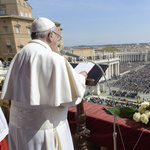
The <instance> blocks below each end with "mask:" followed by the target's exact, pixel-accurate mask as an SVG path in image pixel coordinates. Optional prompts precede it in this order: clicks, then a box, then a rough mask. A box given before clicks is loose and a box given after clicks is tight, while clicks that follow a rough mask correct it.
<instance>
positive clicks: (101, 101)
mask: <svg viewBox="0 0 150 150" xmlns="http://www.w3.org/2000/svg"><path fill="white" fill-rule="evenodd" d="M89 102H92V103H97V104H100V105H105V106H111V107H113V100H109V99H103V98H102V99H101V98H99V97H91V98H90V100H89ZM115 107H132V108H134V109H138V108H139V104H135V103H132V102H129V101H118V100H115Z"/></svg>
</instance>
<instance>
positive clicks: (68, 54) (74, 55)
mask: <svg viewBox="0 0 150 150" xmlns="http://www.w3.org/2000/svg"><path fill="white" fill-rule="evenodd" d="M60 53H61V55H67V56H71V57H75V58H81V57H80V56H78V55H76V54H72V53H69V52H67V51H66V50H61V51H60Z"/></svg>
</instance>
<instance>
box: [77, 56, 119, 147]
mask: <svg viewBox="0 0 150 150" xmlns="http://www.w3.org/2000/svg"><path fill="white" fill-rule="evenodd" d="M79 59H82V60H85V61H88V62H91V63H93V64H95V65H96V66H98V67H99V69H100V70H101V71H102V74H103V76H104V78H105V81H106V83H107V85H108V88H109V91H110V93H111V96H112V98H113V114H114V123H113V127H114V132H113V139H114V150H117V143H116V142H117V132H116V115H115V99H114V96H113V94H112V91H111V88H110V86H109V83H108V81H107V79H106V76H105V73H104V71H103V69H102V68H101V66H100V65H98V64H97V63H95V62H93V61H91V60H89V59H87V58H84V57H81V56H79Z"/></svg>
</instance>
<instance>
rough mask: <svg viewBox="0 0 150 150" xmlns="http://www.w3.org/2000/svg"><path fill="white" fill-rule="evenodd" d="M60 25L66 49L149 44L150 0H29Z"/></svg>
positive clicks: (35, 14) (38, 11)
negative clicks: (88, 46) (72, 47)
mask: <svg viewBox="0 0 150 150" xmlns="http://www.w3.org/2000/svg"><path fill="white" fill-rule="evenodd" d="M27 2H28V3H29V4H30V6H31V7H32V8H33V9H32V13H33V17H34V18H37V17H38V16H39V17H46V18H48V19H50V20H52V21H55V22H58V23H60V24H61V26H60V27H61V28H62V29H63V30H62V36H63V43H64V46H79V45H105V44H125V43H149V42H150V0H42V1H41V0H28V1H27Z"/></svg>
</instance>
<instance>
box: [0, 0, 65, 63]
mask: <svg viewBox="0 0 150 150" xmlns="http://www.w3.org/2000/svg"><path fill="white" fill-rule="evenodd" d="M37 17H38V16H37ZM33 20H34V18H33V15H32V7H31V6H30V5H29V4H28V3H27V2H26V0H0V60H1V61H11V60H12V58H13V57H14V56H15V54H16V53H17V52H19V51H20V50H21V48H23V47H24V46H25V45H26V44H27V43H28V42H29V41H30V40H31V37H30V27H31V23H32V22H33ZM55 24H56V26H57V27H58V30H59V34H60V35H61V34H62V29H61V28H60V25H61V24H60V23H57V22H55ZM62 47H63V40H61V41H59V45H58V51H59V50H60V49H62Z"/></svg>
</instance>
